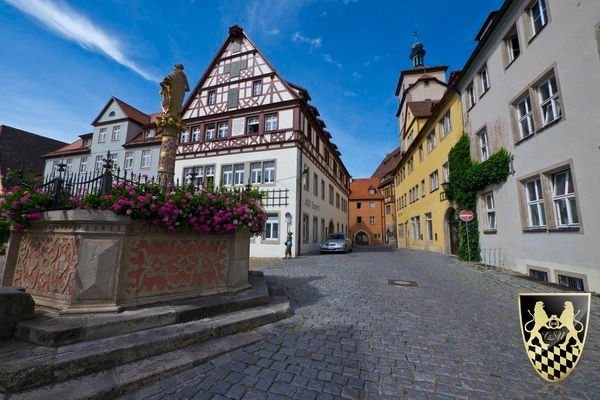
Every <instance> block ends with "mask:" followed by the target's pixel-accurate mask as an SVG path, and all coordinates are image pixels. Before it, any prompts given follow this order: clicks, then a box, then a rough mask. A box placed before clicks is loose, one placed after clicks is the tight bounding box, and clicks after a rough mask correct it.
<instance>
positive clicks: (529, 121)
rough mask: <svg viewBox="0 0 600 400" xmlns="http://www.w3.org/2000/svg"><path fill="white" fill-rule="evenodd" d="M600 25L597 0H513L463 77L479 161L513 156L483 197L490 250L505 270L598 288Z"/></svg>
mask: <svg viewBox="0 0 600 400" xmlns="http://www.w3.org/2000/svg"><path fill="white" fill-rule="evenodd" d="M599 21H600V2H598V1H596V0H580V1H564V0H533V1H530V0H507V1H506V2H505V3H504V5H503V6H502V8H501V10H500V11H499V12H498V14H497V15H496V16H495V18H494V20H493V21H492V23H491V25H490V26H489V27H488V30H487V32H485V33H483V34H482V39H481V41H480V43H479V44H478V46H477V48H476V50H475V51H474V53H473V55H472V56H471V58H470V59H469V61H468V62H467V64H466V65H465V68H464V70H463V74H462V76H461V77H460V78H459V79H458V81H457V87H458V89H459V91H460V92H461V94H462V103H463V110H464V111H463V112H464V121H465V130H466V132H467V133H468V134H469V135H470V137H471V155H472V157H473V158H474V159H476V160H479V161H481V160H482V159H485V157H486V154H487V155H489V154H492V153H494V152H496V151H498V150H499V148H500V147H505V148H506V149H507V150H508V151H509V152H510V153H511V154H512V155H513V156H514V160H513V162H512V169H513V172H512V174H511V175H509V176H508V178H507V180H506V181H505V182H502V183H500V184H497V185H494V186H491V187H488V188H486V189H484V190H483V191H482V193H481V197H480V201H479V207H478V210H477V211H478V215H479V221H480V232H481V233H480V238H481V247H482V250H483V252H484V255H486V251H487V252H491V251H492V250H491V249H499V251H500V252H501V256H500V257H499V259H498V260H497V263H498V265H499V266H502V267H504V268H508V269H512V270H516V271H518V272H520V273H524V274H528V275H531V274H537V275H538V276H541V277H543V276H544V274H545V276H546V278H547V280H548V281H549V282H553V283H561V284H568V285H571V286H572V287H573V288H576V289H580V290H581V289H583V290H586V291H594V292H600V262H599V261H598V255H597V253H596V250H597V246H598V237H600V218H599V217H598V211H597V205H596V202H597V199H598V198H600V184H599V182H600V181H599V177H600V163H599V162H598V157H599V156H600V149H599V144H600V134H599V133H598V129H597V127H598V123H597V109H598V104H600V74H599V73H598V71H600V57H599V54H600V52H599V40H600V39H599V37H600V31H599V26H600V22H599ZM486 81H487V83H486ZM471 88H473V91H471ZM473 99H475V104H473ZM527 99H529V101H527ZM486 139H487V140H486ZM489 195H492V196H493V203H490V201H489V197H487V198H486V196H489ZM489 254H491V253H489ZM496 254H499V253H498V252H496Z"/></svg>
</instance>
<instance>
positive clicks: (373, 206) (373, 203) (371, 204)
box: [369, 201, 375, 210]
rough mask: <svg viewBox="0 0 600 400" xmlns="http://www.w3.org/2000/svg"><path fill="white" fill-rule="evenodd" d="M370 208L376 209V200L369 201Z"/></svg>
mask: <svg viewBox="0 0 600 400" xmlns="http://www.w3.org/2000/svg"><path fill="white" fill-rule="evenodd" d="M369 209H370V210H374V209H375V202H374V201H370V202H369Z"/></svg>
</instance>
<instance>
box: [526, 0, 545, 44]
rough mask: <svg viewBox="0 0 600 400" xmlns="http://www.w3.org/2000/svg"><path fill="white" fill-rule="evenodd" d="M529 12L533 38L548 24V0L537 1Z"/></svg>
mask: <svg viewBox="0 0 600 400" xmlns="http://www.w3.org/2000/svg"><path fill="white" fill-rule="evenodd" d="M528 11H529V18H530V21H531V36H532V37H533V36H535V35H537V34H538V33H539V32H540V31H541V30H542V28H543V27H544V26H546V24H547V23H548V11H547V9H546V0H535V1H534V2H533V5H532V6H531V8H530V9H529V10H528Z"/></svg>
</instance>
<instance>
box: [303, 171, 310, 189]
mask: <svg viewBox="0 0 600 400" xmlns="http://www.w3.org/2000/svg"><path fill="white" fill-rule="evenodd" d="M301 175H302V188H303V189H304V190H307V191H308V188H310V179H309V177H310V170H309V168H308V165H306V164H304V169H303V170H302V174H301Z"/></svg>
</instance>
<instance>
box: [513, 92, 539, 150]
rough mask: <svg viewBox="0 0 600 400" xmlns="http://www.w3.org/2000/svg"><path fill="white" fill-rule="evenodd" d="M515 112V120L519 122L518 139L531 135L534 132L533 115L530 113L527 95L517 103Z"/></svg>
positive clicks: (529, 102) (529, 99) (529, 100)
mask: <svg viewBox="0 0 600 400" xmlns="http://www.w3.org/2000/svg"><path fill="white" fill-rule="evenodd" d="M515 110H516V112H517V119H518V121H519V139H523V138H526V137H528V136H530V135H533V133H534V132H535V130H534V124H533V113H532V111H531V98H530V97H529V95H526V96H525V97H524V98H523V99H522V100H520V101H519V102H518V103H517V105H516V107H515Z"/></svg>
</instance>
